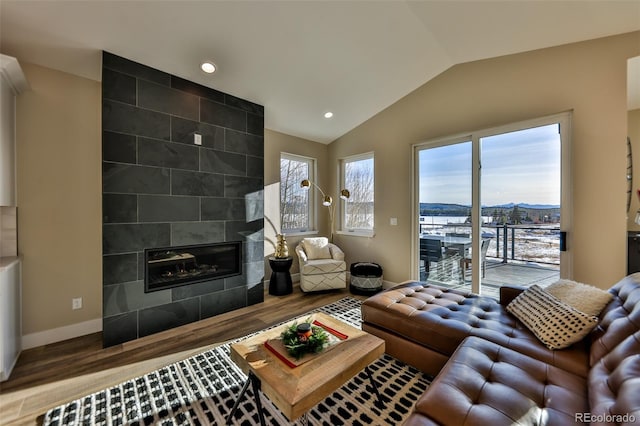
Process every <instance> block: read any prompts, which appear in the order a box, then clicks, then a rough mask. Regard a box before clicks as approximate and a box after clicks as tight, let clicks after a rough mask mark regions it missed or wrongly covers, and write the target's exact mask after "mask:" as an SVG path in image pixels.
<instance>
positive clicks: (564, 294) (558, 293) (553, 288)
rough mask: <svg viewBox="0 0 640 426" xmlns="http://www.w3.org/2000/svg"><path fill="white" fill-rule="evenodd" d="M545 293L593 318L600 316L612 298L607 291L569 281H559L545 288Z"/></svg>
mask: <svg viewBox="0 0 640 426" xmlns="http://www.w3.org/2000/svg"><path fill="white" fill-rule="evenodd" d="M545 291H546V292H547V293H550V294H552V295H554V296H555V297H556V298H558V299H560V300H561V301H563V302H564V303H566V304H567V305H571V306H573V307H574V308H576V309H577V310H579V311H580V312H584V313H585V314H589V315H595V316H598V315H600V312H602V310H603V309H604V307H605V306H607V304H608V303H609V302H610V301H611V299H612V298H613V296H612V295H611V293H609V292H607V291H604V290H602V289H599V288H597V287H593V286H591V285H587V284H582V283H579V282H576V281H571V280H559V281H557V282H555V283H553V284H551V285H550V286H549V287H546V288H545Z"/></svg>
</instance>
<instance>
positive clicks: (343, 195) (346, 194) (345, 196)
mask: <svg viewBox="0 0 640 426" xmlns="http://www.w3.org/2000/svg"><path fill="white" fill-rule="evenodd" d="M349 197H351V193H350V192H349V190H348V189H343V190H342V191H340V198H342V199H343V200H348V199H349Z"/></svg>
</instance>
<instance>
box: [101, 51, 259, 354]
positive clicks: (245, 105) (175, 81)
mask: <svg viewBox="0 0 640 426" xmlns="http://www.w3.org/2000/svg"><path fill="white" fill-rule="evenodd" d="M102 79H103V81H102V132H103V135H102V159H103V166H102V192H103V195H102V200H103V289H104V290H103V316H104V318H103V336H104V346H105V347H106V346H112V345H116V344H119V343H123V342H126V341H129V340H133V339H137V338H139V337H142V336H146V335H149V334H152V333H156V332H159V331H163V330H167V329H169V328H173V327H177V326H180V325H183V324H187V323H189V322H193V321H198V320H200V319H203V318H207V317H210V316H213V315H218V314H221V313H224V312H228V311H230V310H233V309H238V308H241V307H245V306H249V305H252V304H255V303H260V302H262V301H263V295H264V289H263V285H262V282H263V279H264V277H263V275H264V266H263V265H264V260H263V259H264V248H263V244H264V241H263V238H264V236H263V228H264V213H263V212H264V207H263V203H264V200H263V192H262V190H263V188H264V145H263V142H264V107H262V106H261V105H258V104H255V103H252V102H249V101H246V100H244V99H240V98H237V97H235V96H232V95H228V94H225V93H222V92H220V91H217V90H215V89H211V88H208V87H204V86H202V85H199V84H197V83H194V82H191V81H188V80H184V79H182V78H180V77H176V76H173V75H170V74H167V73H165V72H162V71H159V70H156V69H153V68H151V67H148V66H146V65H142V64H139V63H136V62H133V61H130V60H128V59H125V58H122V57H119V56H116V55H113V54H111V53H108V52H103V70H102ZM195 133H198V134H200V135H201V136H202V145H201V146H198V145H195V144H194V134H195ZM225 241H242V242H243V254H242V256H243V270H242V274H241V275H238V276H234V277H229V278H223V279H218V280H212V281H207V282H201V283H196V284H191V285H185V286H182V287H176V288H173V289H168V290H162V291H157V292H152V293H145V291H144V264H143V263H144V250H145V249H146V248H157V247H167V246H179V245H190V244H206V243H218V242H225Z"/></svg>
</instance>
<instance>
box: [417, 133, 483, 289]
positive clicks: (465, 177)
mask: <svg viewBox="0 0 640 426" xmlns="http://www.w3.org/2000/svg"><path fill="white" fill-rule="evenodd" d="M419 176H420V177H419V179H420V181H419V191H420V195H419V197H420V218H419V220H420V222H419V223H420V226H419V229H420V259H419V262H418V265H419V268H420V270H419V276H420V280H421V281H428V282H431V283H433V284H438V285H443V286H446V287H452V288H458V287H467V288H469V289H470V283H471V282H470V274H468V273H467V280H466V281H465V259H466V258H467V257H468V256H469V250H470V248H471V242H472V239H471V142H470V141H469V142H462V143H457V144H453V145H447V146H442V147H437V148H429V149H424V150H422V151H420V153H419Z"/></svg>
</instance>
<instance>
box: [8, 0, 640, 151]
mask: <svg viewBox="0 0 640 426" xmlns="http://www.w3.org/2000/svg"><path fill="white" fill-rule="evenodd" d="M635 30H640V1H637V0H633V1H527V0H520V1H516V0H513V1H482V0H477V1H401V0H396V1H392V0H389V1H269V0H265V1H188V0H186V1H182V0H174V1H128V0H122V1H115V0H111V1H100V0H74V1H61V0H56V1H22V0H20V1H16V0H2V2H0V50H1V51H2V53H5V54H9V55H12V56H16V57H18V58H19V59H20V60H23V61H26V62H30V63H34V64H38V65H43V66H47V67H50V68H54V69H58V70H62V71H66V72H70V73H73V74H76V75H80V76H84V77H88V78H92V79H96V80H100V57H101V56H100V51H101V50H107V51H110V52H112V53H115V54H117V55H120V56H124V57H126V58H129V59H132V60H135V61H137V62H141V63H144V64H146V65H149V66H152V67H154V68H158V69H161V70H163V71H166V72H169V73H172V74H176V75H178V76H181V77H184V78H186V79H189V80H192V81H195V82H198V83H200V84H203V85H206V86H210V87H213V88H215V89H218V90H221V91H223V92H227V93H231V94H233V95H235V96H238V97H241V98H245V99H248V100H251V101H254V102H257V103H259V104H262V105H264V106H265V111H266V113H265V114H266V116H265V127H267V128H269V129H272V130H276V131H280V132H283V133H288V134H291V135H294V136H299V137H303V138H306V139H310V140H313V141H317V142H322V143H329V142H331V141H333V140H335V139H336V138H338V137H339V136H341V135H343V134H344V133H346V132H348V131H349V130H351V129H353V128H354V127H356V126H357V125H359V124H360V123H362V122H364V121H365V120H367V119H369V118H370V117H372V116H373V115H375V114H377V113H378V112H380V111H381V110H383V109H385V108H386V107H388V106H389V105H391V104H393V103H394V102H395V101H397V100H398V99H400V98H402V97H403V96H405V95H407V94H408V93H410V92H411V91H413V90H415V89H416V88H418V87H419V86H421V85H423V84H424V83H426V82H427V81H429V80H430V79H432V78H434V77H435V76H437V75H438V74H440V73H442V72H443V71H445V70H447V69H448V68H450V67H451V66H453V65H456V64H460V63H464V62H469V61H474V60H478V59H485V58H491V57H496V56H501V55H507V54H512V53H517V52H524V51H529V50H534V49H540V48H545V47H550V46H556V45H561V44H566V43H571V42H577V41H582V40H588V39H594V38H599V37H604V36H609V35H615V34H621V33H625V32H630V31H635ZM204 59H211V60H213V61H214V62H215V63H216V65H217V66H218V71H217V72H216V73H214V74H212V75H207V74H204V73H202V72H201V71H200V69H199V64H200V62H201V61H202V60H204ZM327 111H332V112H333V113H334V116H333V117H332V118H331V119H326V118H324V117H323V114H324V113H325V112H327Z"/></svg>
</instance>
